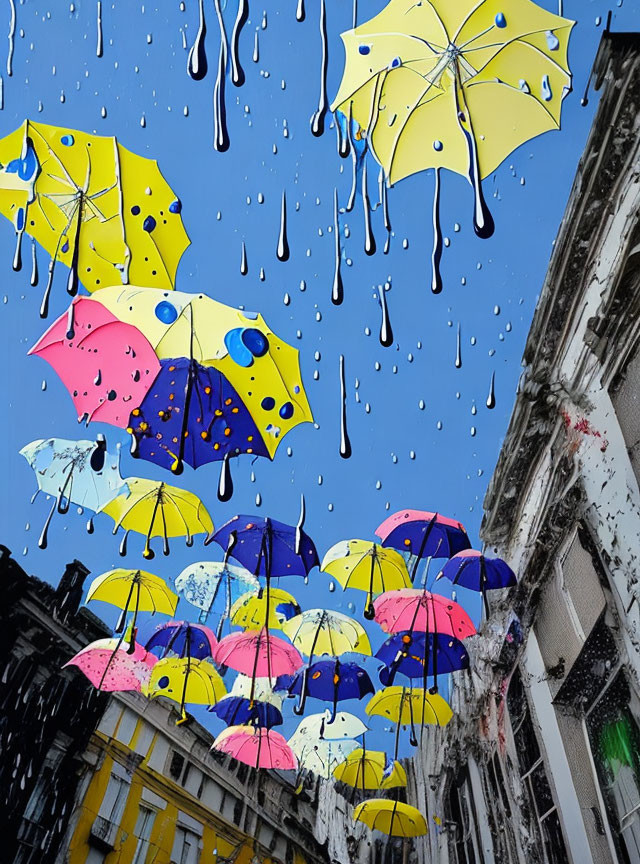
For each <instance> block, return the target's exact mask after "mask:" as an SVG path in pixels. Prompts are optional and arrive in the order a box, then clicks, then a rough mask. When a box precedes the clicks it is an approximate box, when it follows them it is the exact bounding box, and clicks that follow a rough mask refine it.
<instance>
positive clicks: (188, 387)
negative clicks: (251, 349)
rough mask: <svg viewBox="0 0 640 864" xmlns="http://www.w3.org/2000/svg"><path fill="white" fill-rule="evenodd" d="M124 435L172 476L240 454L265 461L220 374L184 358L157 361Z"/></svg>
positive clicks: (244, 411)
mask: <svg viewBox="0 0 640 864" xmlns="http://www.w3.org/2000/svg"><path fill="white" fill-rule="evenodd" d="M120 326H127V325H120ZM127 431H128V432H129V433H130V434H131V435H132V436H133V438H134V447H135V453H136V455H137V456H140V457H141V458H142V459H145V460H146V461H147V462H153V463H155V464H156V465H160V466H161V467H162V468H168V469H170V470H171V471H172V472H173V473H174V474H180V473H181V472H182V469H183V462H186V463H187V465H190V466H191V467H192V468H198V467H199V466H200V465H206V464H207V463H208V462H216V461H220V460H222V459H224V458H225V457H226V456H237V455H239V454H241V453H249V454H254V455H256V456H269V451H268V450H267V447H266V445H265V443H264V441H263V439H262V436H261V435H260V432H259V430H258V427H257V426H256V424H255V422H254V420H253V418H252V417H251V414H250V413H249V410H248V408H247V407H246V406H245V404H244V403H243V401H242V399H241V398H240V396H239V395H238V393H237V392H236V390H235V389H234V388H233V387H232V386H231V384H229V382H228V381H227V379H226V378H225V377H224V375H223V374H222V373H221V372H219V371H218V370H217V369H214V368H213V367H211V366H201V365H200V364H199V363H197V362H196V361H195V360H190V359H189V358H187V357H177V358H172V359H170V360H161V361H160V368H159V372H158V375H157V376H156V378H155V380H154V381H153V384H152V385H151V387H150V388H149V390H148V392H147V393H146V395H145V397H144V399H143V400H142V401H141V402H140V403H139V407H135V408H134V409H133V411H132V412H131V417H130V418H129V423H128V424H127Z"/></svg>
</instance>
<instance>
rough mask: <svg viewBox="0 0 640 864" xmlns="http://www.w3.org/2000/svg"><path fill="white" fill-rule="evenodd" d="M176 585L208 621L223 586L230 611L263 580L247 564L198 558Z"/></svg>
mask: <svg viewBox="0 0 640 864" xmlns="http://www.w3.org/2000/svg"><path fill="white" fill-rule="evenodd" d="M175 586H176V591H177V592H178V594H181V595H182V596H183V597H184V598H185V600H188V601H189V603H191V604H193V605H194V606H196V607H197V608H198V609H200V620H201V621H206V619H207V617H208V615H209V614H210V612H211V610H212V608H213V604H214V602H215V600H216V597H218V595H219V592H220V590H221V589H222V597H223V598H224V604H225V606H226V607H228V608H227V610H226V611H227V614H228V613H229V612H230V611H231V605H232V603H233V602H234V601H235V600H237V599H238V598H239V597H240V596H241V595H242V594H245V593H246V592H247V591H253V590H254V589H257V588H259V587H260V583H259V582H258V579H257V578H256V577H255V576H253V575H252V574H251V573H249V571H248V570H245V569H244V568H243V567H236V566H234V565H233V564H224V563H221V562H218V561H197V562H196V563H195V564H189V565H188V566H187V567H185V569H184V570H183V571H182V572H181V573H180V575H179V576H177V577H176V580H175Z"/></svg>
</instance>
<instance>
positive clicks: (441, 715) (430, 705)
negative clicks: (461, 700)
mask: <svg viewBox="0 0 640 864" xmlns="http://www.w3.org/2000/svg"><path fill="white" fill-rule="evenodd" d="M365 710H366V712H367V714H369V715H372V714H377V715H379V716H380V717H388V718H389V719H390V720H392V721H393V722H394V723H398V724H400V725H401V726H409V725H411V726H412V725H413V724H415V723H430V724H433V725H434V726H446V725H447V723H448V722H449V720H451V718H452V717H453V711H452V710H451V708H450V707H449V705H448V703H447V702H446V701H445V700H444V699H443V698H442V696H440V695H439V694H438V693H429V692H428V691H425V690H423V689H422V687H385V688H384V690H379V691H378V692H377V693H375V694H374V695H373V696H372V697H371V699H370V700H369V702H368V704H367V707H366V709H365Z"/></svg>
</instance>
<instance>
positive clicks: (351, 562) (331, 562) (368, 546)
mask: <svg viewBox="0 0 640 864" xmlns="http://www.w3.org/2000/svg"><path fill="white" fill-rule="evenodd" d="M320 569H321V570H323V571H324V572H325V573H329V575H331V576H333V577H334V578H335V579H337V581H338V582H339V583H340V585H342V587H343V588H357V589H359V590H360V591H366V592H367V606H366V608H365V611H364V616H365V618H368V619H369V620H371V619H372V618H373V615H374V609H373V597H374V595H375V594H381V593H382V592H383V591H387V590H389V589H393V588H404V587H407V586H410V585H411V580H410V579H409V573H408V571H407V565H406V564H405V561H404V558H403V557H402V555H400V554H399V553H398V552H396V551H395V550H394V549H384V548H383V547H382V546H380V545H378V543H371V542H370V541H369V540H341V541H340V542H339V543H336V544H335V545H334V546H332V547H331V549H329V551H328V552H327V553H326V555H325V556H324V558H323V559H322V565H321V567H320Z"/></svg>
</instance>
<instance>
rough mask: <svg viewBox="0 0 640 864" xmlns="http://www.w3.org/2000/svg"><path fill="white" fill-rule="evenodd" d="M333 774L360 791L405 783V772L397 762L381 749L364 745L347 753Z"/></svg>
mask: <svg viewBox="0 0 640 864" xmlns="http://www.w3.org/2000/svg"><path fill="white" fill-rule="evenodd" d="M333 776H334V777H335V778H336V780H340V781H341V782H342V783H346V784H347V785H348V786H353V787H354V788H355V789H362V791H364V790H365V789H390V788H394V787H395V786H406V785H407V775H406V772H405V770H404V768H403V767H402V765H401V764H400V763H399V762H397V761H389V759H388V758H387V754H386V753H383V752H382V751H379V750H367V749H366V748H364V747H359V748H358V749H357V750H353V751H352V752H351V753H349V755H348V756H347V758H346V759H345V761H344V762H342V763H341V764H340V765H338V766H337V767H336V768H335V769H334V771H333ZM389 784H391V785H389Z"/></svg>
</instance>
